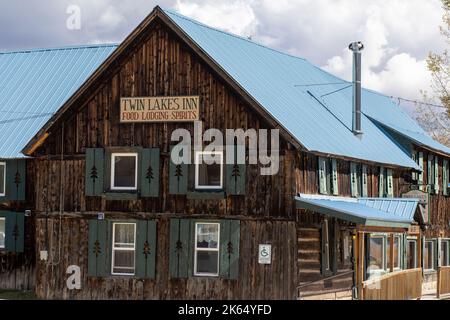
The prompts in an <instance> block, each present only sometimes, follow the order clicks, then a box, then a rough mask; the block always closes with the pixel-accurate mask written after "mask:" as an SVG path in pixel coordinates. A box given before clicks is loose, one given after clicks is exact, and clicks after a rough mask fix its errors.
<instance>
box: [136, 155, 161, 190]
mask: <svg viewBox="0 0 450 320" xmlns="http://www.w3.org/2000/svg"><path fill="white" fill-rule="evenodd" d="M159 158H160V152H159V149H157V148H153V149H143V150H142V152H141V166H140V169H141V178H140V182H141V188H140V194H141V197H144V198H145V197H147V198H155V197H158V196H159Z"/></svg>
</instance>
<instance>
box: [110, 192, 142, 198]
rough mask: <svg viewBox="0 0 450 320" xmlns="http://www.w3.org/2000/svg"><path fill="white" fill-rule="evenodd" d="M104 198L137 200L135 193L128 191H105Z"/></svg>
mask: <svg viewBox="0 0 450 320" xmlns="http://www.w3.org/2000/svg"><path fill="white" fill-rule="evenodd" d="M104 197H105V198H106V200H137V199H138V194H137V193H130V192H106V193H105V194H104Z"/></svg>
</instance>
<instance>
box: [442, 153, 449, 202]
mask: <svg viewBox="0 0 450 320" xmlns="http://www.w3.org/2000/svg"><path fill="white" fill-rule="evenodd" d="M442 193H443V194H444V196H447V195H448V160H447V159H443V160H442Z"/></svg>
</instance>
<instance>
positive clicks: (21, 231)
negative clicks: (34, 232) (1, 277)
mask: <svg viewBox="0 0 450 320" xmlns="http://www.w3.org/2000/svg"><path fill="white" fill-rule="evenodd" d="M0 217H2V218H5V251H6V252H9V253H22V252H24V242H25V214H23V213H21V212H8V211H2V212H0Z"/></svg>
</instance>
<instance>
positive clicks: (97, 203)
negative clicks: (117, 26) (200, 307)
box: [0, 7, 450, 300]
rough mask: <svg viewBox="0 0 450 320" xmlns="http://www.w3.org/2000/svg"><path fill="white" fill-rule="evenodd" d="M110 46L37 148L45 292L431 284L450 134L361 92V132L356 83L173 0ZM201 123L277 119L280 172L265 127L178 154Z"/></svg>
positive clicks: (30, 189)
mask: <svg viewBox="0 0 450 320" xmlns="http://www.w3.org/2000/svg"><path fill="white" fill-rule="evenodd" d="M103 58H104V61H103V62H102V63H101V65H99V66H98V68H95V69H96V70H95V72H93V73H92V74H91V75H90V76H89V77H87V76H86V77H87V79H85V81H83V82H82V83H80V84H79V85H78V86H76V88H78V89H77V90H76V91H75V92H74V93H73V94H70V95H68V96H67V99H64V100H63V101H65V102H64V103H63V104H62V105H59V106H57V107H56V109H58V112H56V113H55V114H54V115H52V116H51V117H49V118H47V122H46V123H45V124H44V125H43V126H42V127H41V128H40V130H39V131H38V132H37V133H36V134H35V135H34V137H33V138H31V137H30V141H29V142H28V143H27V145H26V146H24V148H23V150H22V152H23V154H24V155H26V156H27V157H29V160H27V165H26V168H27V170H26V172H27V174H26V181H27V183H26V185H27V192H26V200H27V201H26V203H27V205H28V204H29V207H27V209H28V208H29V209H31V217H32V219H30V220H33V224H34V225H35V230H33V231H30V237H33V238H34V240H35V241H34V242H33V245H34V247H35V252H36V253H37V255H36V256H37V257H36V292H37V295H38V296H39V297H41V298H49V299H53V298H63V299H292V300H294V299H307V298H309V299H314V298H322V299H327V298H352V296H353V297H354V298H361V299H364V298H376V297H378V298H385V297H384V296H383V295H379V296H376V295H374V294H373V293H372V292H371V291H370V288H369V289H367V288H368V286H367V284H368V281H374V279H377V278H379V277H384V276H390V275H395V274H399V275H401V276H402V277H401V278H400V276H399V277H398V279H397V278H395V279H394V280H395V281H397V282H398V286H399V287H401V286H404V285H405V283H409V282H410V280H411V278H414V279H415V280H417V281H413V283H414V284H415V287H411V286H410V287H408V288H406V289H404V290H403V291H401V292H403V293H401V294H402V295H401V296H397V297H394V298H399V297H402V298H415V297H416V296H415V294H417V292H418V291H419V287H421V285H422V264H424V265H423V268H424V269H427V270H426V271H425V273H426V275H427V277H428V278H430V279H431V280H432V278H433V275H432V274H433V271H432V269H433V270H434V269H436V268H437V267H438V266H440V265H442V266H444V265H448V264H449V261H448V256H449V251H448V250H450V248H449V245H448V242H446V241H447V240H445V239H446V238H447V237H450V235H449V234H448V231H449V230H448V226H449V224H448V223H449V217H448V213H447V207H446V203H447V196H448V192H447V187H448V177H449V173H448V160H449V157H450V149H448V148H446V147H444V146H441V145H439V144H438V143H436V142H434V141H433V140H432V139H431V138H429V137H428V136H426V135H425V133H424V132H423V131H422V130H421V129H420V128H419V127H418V125H417V124H416V123H415V122H414V121H412V120H411V119H410V118H408V116H406V115H405V114H404V113H403V112H402V111H401V110H400V109H398V108H397V107H396V106H395V104H393V103H392V102H391V101H390V99H389V98H388V97H385V96H383V95H381V94H378V93H375V92H372V91H367V90H362V91H361V92H360V93H362V101H363V103H362V114H361V116H360V118H359V119H360V120H361V132H359V131H358V132H355V130H354V128H353V127H352V111H353V109H352V108H353V107H352V100H353V99H352V98H353V94H354V93H353V92H352V90H351V89H350V87H349V85H348V83H347V82H344V81H343V80H340V79H337V78H335V77H334V76H331V75H330V74H328V73H326V72H324V71H322V70H320V69H319V68H316V67H315V66H313V65H311V64H310V63H309V62H307V61H305V60H303V59H301V58H297V57H293V56H290V55H288V54H284V53H281V52H278V51H275V50H273V49H270V48H267V47H264V46H262V45H259V44H256V43H254V42H252V41H250V40H248V39H244V38H240V37H237V36H234V35H231V34H228V33H225V32H222V31H220V30H216V29H213V28H210V27H208V26H205V25H202V24H200V23H199V22H196V21H193V20H191V19H188V18H186V17H183V16H181V15H179V14H177V13H175V12H171V11H166V10H162V9H160V8H159V7H156V8H155V9H154V10H153V12H152V13H151V14H150V15H149V16H148V17H147V18H146V19H145V20H144V21H143V22H142V23H141V24H140V25H139V26H138V28H137V29H136V30H134V31H133V32H132V34H131V35H130V36H128V37H127V38H126V39H125V40H124V42H123V43H122V44H120V45H119V46H118V47H117V48H114V51H112V53H111V54H110V55H109V56H107V57H106V56H103ZM69 73H70V72H69ZM317 84H320V85H317ZM55 106H56V105H55ZM56 109H55V110H56ZM387 111H388V112H387ZM200 126H201V127H202V129H203V131H206V130H208V129H217V130H218V131H220V132H223V133H225V132H226V130H227V129H232V130H239V129H242V130H243V131H244V132H250V131H249V130H252V129H254V130H256V132H259V133H261V132H264V130H267V132H268V133H269V136H270V134H271V133H272V132H273V131H274V130H276V129H277V130H279V132H280V135H279V162H278V164H279V170H278V171H277V173H276V174H273V175H264V174H262V172H263V171H262V170H263V169H265V168H267V166H268V165H271V163H268V162H266V163H264V162H261V161H257V162H256V163H250V161H249V160H250V158H251V155H255V154H258V155H259V156H261V152H262V151H264V150H265V149H264V148H263V144H262V143H263V142H264V141H261V136H260V135H258V136H257V137H258V138H259V140H258V143H257V144H252V143H251V141H252V139H251V136H250V139H247V140H245V144H244V148H242V145H241V144H239V141H235V140H234V139H233V141H232V143H231V145H232V147H231V148H225V149H224V150H214V151H205V150H203V148H201V149H195V148H194V149H190V147H189V148H187V149H184V151H183V152H186V150H188V151H191V154H189V152H186V154H184V153H183V156H186V159H189V160H190V161H189V163H177V162H176V161H175V160H174V158H173V157H172V156H173V153H172V150H173V149H174V148H177V145H178V141H173V140H172V135H173V133H174V132H176V130H179V129H185V130H186V132H188V133H189V136H190V137H191V139H192V141H194V140H195V136H196V134H197V133H198V132H197V131H196V129H198V128H199V127H200ZM203 131H202V133H203ZM235 133H236V132H235ZM224 135H225V134H224ZM249 135H250V134H249ZM247 138H248V137H247ZM262 140H264V139H262ZM235 144H236V145H235ZM207 145H208V143H203V145H202V147H206V146H207ZM268 145H269V146H271V147H273V146H274V141H271V142H270V143H268ZM230 150H237V151H239V152H238V153H235V156H234V157H230V159H231V161H225V159H227V155H228V154H229V153H231V152H230ZM243 151H245V154H246V158H245V159H246V163H245V164H242V163H239V162H238V161H237V157H238V155H239V154H240V153H242V152H243ZM277 151H278V150H277ZM211 154H213V155H214V156H216V157H217V158H218V159H220V161H219V163H215V164H198V163H196V162H195V160H196V159H200V158H205V156H208V155H211ZM236 155H237V156H236ZM272 155H273V152H272ZM227 160H228V159H227ZM259 160H261V157H260V158H259ZM191 163H192V164H191ZM0 165H1V163H0ZM0 190H1V189H0ZM23 209H25V208H21V207H18V208H17V211H20V210H23ZM26 232H28V231H27V230H26ZM433 250H434V251H433ZM445 254H447V255H445ZM422 256H423V257H424V259H422ZM430 257H431V258H430ZM428 274H430V276H428ZM77 275H80V281H79V283H77V280H74V282H73V283H68V279H69V277H71V276H74V278H73V279H76V276H77ZM70 279H72V278H70ZM405 279H406V280H405ZM70 281H72V280H70ZM70 284H72V285H70ZM420 291H421V288H420ZM399 292H400V291H399ZM411 292H412V293H411Z"/></svg>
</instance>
